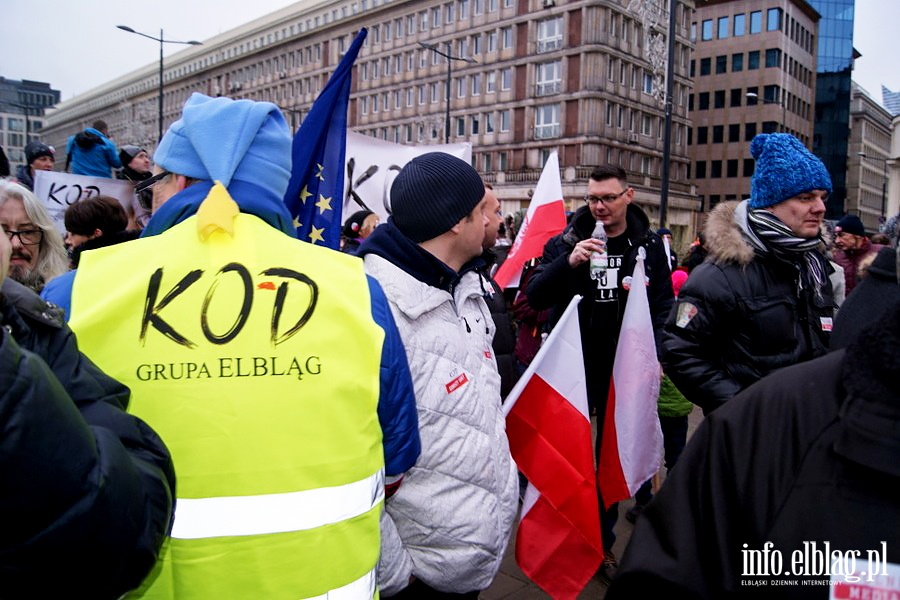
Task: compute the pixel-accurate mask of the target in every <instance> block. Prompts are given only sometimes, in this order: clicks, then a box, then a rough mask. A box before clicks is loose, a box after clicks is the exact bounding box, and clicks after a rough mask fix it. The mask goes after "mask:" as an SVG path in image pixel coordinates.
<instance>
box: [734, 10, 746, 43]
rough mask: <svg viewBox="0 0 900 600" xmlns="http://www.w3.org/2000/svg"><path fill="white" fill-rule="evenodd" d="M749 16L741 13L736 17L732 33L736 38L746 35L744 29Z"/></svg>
mask: <svg viewBox="0 0 900 600" xmlns="http://www.w3.org/2000/svg"><path fill="white" fill-rule="evenodd" d="M746 22H747V15H745V14H743V13H741V14H739V15H734V28H733V30H732V33H733V34H734V37H738V36H741V35H744V27H745V26H746Z"/></svg>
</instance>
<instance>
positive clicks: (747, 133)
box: [744, 123, 756, 142]
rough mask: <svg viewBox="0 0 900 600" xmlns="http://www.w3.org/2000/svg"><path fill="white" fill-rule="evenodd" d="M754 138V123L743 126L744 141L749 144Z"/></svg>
mask: <svg viewBox="0 0 900 600" xmlns="http://www.w3.org/2000/svg"><path fill="white" fill-rule="evenodd" d="M755 137H756V123H745V124H744V141H745V142H749V141H750V140H752V139H753V138H755Z"/></svg>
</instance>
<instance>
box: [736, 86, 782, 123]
mask: <svg viewBox="0 0 900 600" xmlns="http://www.w3.org/2000/svg"><path fill="white" fill-rule="evenodd" d="M745 95H746V96H747V99H748V100H753V101H754V103H755V102H758V101H759V99H760V98H759V94H757V93H756V92H747V93H746V94H745ZM762 101H763V104H777V105H778V106H780V107H781V131H782V132H784V131H787V124H786V123H785V118H786V117H787V112H786V109H787V107H786V106H785V105H784V102H782V101H781V100H769V99H768V98H763V99H762Z"/></svg>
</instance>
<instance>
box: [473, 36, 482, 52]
mask: <svg viewBox="0 0 900 600" xmlns="http://www.w3.org/2000/svg"><path fill="white" fill-rule="evenodd" d="M472 54H481V34H480V33H479V34H478V35H473V36H472Z"/></svg>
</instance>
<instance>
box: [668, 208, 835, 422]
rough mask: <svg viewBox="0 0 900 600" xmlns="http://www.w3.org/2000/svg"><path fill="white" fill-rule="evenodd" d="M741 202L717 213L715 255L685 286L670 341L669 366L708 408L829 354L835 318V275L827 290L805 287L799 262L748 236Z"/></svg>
mask: <svg viewBox="0 0 900 600" xmlns="http://www.w3.org/2000/svg"><path fill="white" fill-rule="evenodd" d="M736 207H737V203H736V202H726V203H723V204H719V205H718V206H717V207H716V208H715V210H714V211H713V212H712V213H710V216H709V220H708V222H707V227H706V240H707V247H708V248H709V255H708V256H707V258H706V261H705V262H704V263H703V264H701V265H700V266H698V267H697V268H696V269H694V270H693V271H692V272H691V275H690V277H688V280H687V281H686V282H685V284H684V287H682V288H681V293H680V294H679V296H678V301H677V302H676V305H675V308H674V310H672V313H671V315H669V318H668V320H667V321H666V325H665V335H664V337H663V343H662V362H663V367H664V369H665V372H666V374H667V375H668V376H669V378H670V379H671V380H672V382H673V383H674V384H675V386H676V387H677V388H678V389H679V390H680V391H681V393H682V394H684V396H685V397H686V398H687V399H688V400H690V401H691V402H693V403H694V404H697V405H699V406H700V407H701V408H703V410H704V412H705V413H709V412H710V411H712V410H714V409H716V408H718V407H719V406H721V405H722V404H724V403H725V402H726V401H728V400H729V399H731V398H732V397H733V396H734V395H736V394H737V393H738V392H739V391H741V390H742V389H744V388H746V387H748V386H749V385H751V384H752V383H755V382H756V381H758V380H759V379H761V378H763V377H765V376H766V375H768V374H769V373H771V372H773V371H775V370H776V369H780V368H782V367H787V366H790V365H793V364H796V363H799V362H802V361H805V360H810V359H812V358H815V357H817V356H821V355H823V354H825V353H826V352H827V351H828V342H829V337H830V330H831V326H832V322H831V317H832V314H833V309H832V305H833V300H832V292H831V283H830V282H828V281H826V282H825V286H824V287H823V289H822V293H821V297H817V296H816V295H815V294H814V293H813V292H812V291H811V290H808V289H804V290H801V289H800V286H799V284H798V278H799V271H798V269H797V267H796V266H795V265H794V264H792V263H789V262H786V261H784V260H781V259H779V258H777V257H775V256H773V255H771V254H766V255H763V254H759V253H757V252H755V251H754V249H753V247H752V246H751V245H750V243H749V242H748V241H747V240H746V239H744V237H743V235H742V233H741V230H740V228H739V227H738V226H737V224H736V223H735V221H734V211H735V208H736ZM813 252H815V250H813ZM825 264H826V265H827V262H826V263H825ZM828 269H831V267H830V266H829V267H828Z"/></svg>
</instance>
